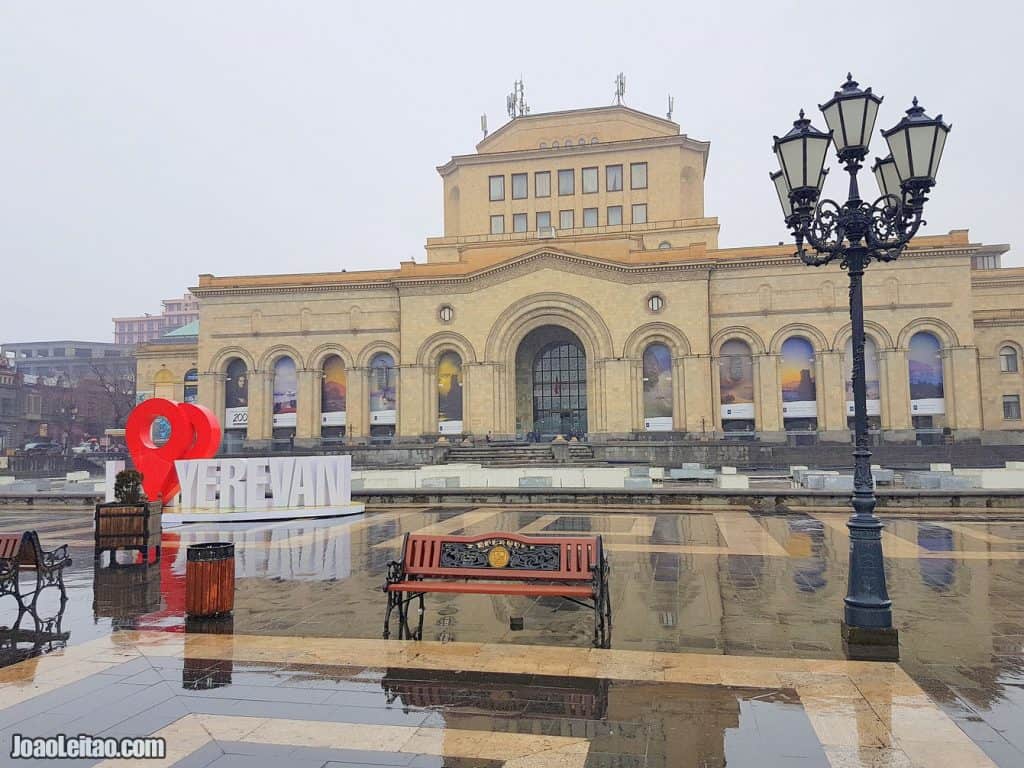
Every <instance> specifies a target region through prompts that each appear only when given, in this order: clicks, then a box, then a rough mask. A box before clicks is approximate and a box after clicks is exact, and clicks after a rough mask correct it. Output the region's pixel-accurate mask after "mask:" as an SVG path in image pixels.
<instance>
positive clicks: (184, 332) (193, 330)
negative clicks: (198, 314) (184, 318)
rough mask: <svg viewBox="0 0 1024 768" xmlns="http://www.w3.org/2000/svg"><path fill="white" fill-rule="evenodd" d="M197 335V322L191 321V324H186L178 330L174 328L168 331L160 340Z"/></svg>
mask: <svg viewBox="0 0 1024 768" xmlns="http://www.w3.org/2000/svg"><path fill="white" fill-rule="evenodd" d="M198 335H199V321H198V320H193V321H192V322H191V323H186V324H185V325H183V326H181V327H180V328H175V329H174V330H173V331H168V332H167V333H165V334H164V335H163V336H162V337H161V338H164V339H166V338H168V337H171V338H177V337H180V336H198Z"/></svg>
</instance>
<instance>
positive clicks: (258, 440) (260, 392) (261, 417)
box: [245, 371, 273, 451]
mask: <svg viewBox="0 0 1024 768" xmlns="http://www.w3.org/2000/svg"><path fill="white" fill-rule="evenodd" d="M272 377H273V373H272V372H271V371H250V373H249V428H248V430H247V432H246V440H245V447H246V449H249V450H257V451H264V450H269V449H270V436H271V429H272V426H271V420H272V418H273V411H272V408H271V397H272V390H273V385H272Z"/></svg>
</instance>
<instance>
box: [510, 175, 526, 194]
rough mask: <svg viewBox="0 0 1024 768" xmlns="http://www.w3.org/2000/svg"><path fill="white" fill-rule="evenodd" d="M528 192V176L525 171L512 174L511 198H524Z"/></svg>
mask: <svg viewBox="0 0 1024 768" xmlns="http://www.w3.org/2000/svg"><path fill="white" fill-rule="evenodd" d="M529 194H530V176H529V174H526V173H513V174H512V199H513V200H525V199H526V197H527V196H528V195H529Z"/></svg>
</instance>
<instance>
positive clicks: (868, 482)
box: [844, 246, 892, 629]
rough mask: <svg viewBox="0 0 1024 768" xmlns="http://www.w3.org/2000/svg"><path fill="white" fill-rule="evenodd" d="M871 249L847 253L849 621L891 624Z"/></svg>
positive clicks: (876, 625) (881, 625) (863, 624)
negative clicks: (870, 302)
mask: <svg viewBox="0 0 1024 768" xmlns="http://www.w3.org/2000/svg"><path fill="white" fill-rule="evenodd" d="M868 255H869V254H868V251H867V249H865V248H863V247H857V246H854V247H851V248H850V250H849V251H848V252H847V255H846V267H847V271H848V272H849V275H850V325H851V330H852V339H851V346H852V348H853V422H854V449H853V460H854V465H853V515H852V516H851V517H850V519H849V520H848V521H847V523H846V526H847V528H849V529H850V567H849V573H850V576H849V584H848V585H847V592H846V598H845V600H844V602H845V604H846V607H845V619H846V624H847V625H849V626H855V627H870V628H877V629H888V628H890V627H892V601H891V600H890V599H889V594H888V592H887V590H886V586H885V570H884V568H885V566H884V563H883V561H882V522H881V521H880V520H879V519H878V518H877V517H875V514H874V512H875V490H874V480H873V478H872V476H871V450H870V449H869V448H868V402H867V383H866V381H865V365H864V290H863V287H864V286H863V283H864V267H865V266H866V262H867V259H868Z"/></svg>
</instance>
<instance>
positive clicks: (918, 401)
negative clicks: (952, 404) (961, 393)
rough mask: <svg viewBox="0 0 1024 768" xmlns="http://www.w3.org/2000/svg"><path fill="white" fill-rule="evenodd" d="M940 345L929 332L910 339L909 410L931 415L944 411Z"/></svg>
mask: <svg viewBox="0 0 1024 768" xmlns="http://www.w3.org/2000/svg"><path fill="white" fill-rule="evenodd" d="M941 352H942V345H941V344H940V343H939V340H938V339H937V338H935V336H933V335H932V334H930V333H915V334H914V335H913V336H912V337H911V338H910V349H909V355H908V361H907V367H908V370H909V373H910V412H911V413H912V414H913V415H915V416H932V415H937V414H942V413H945V412H946V400H945V391H944V388H943V381H942V355H941Z"/></svg>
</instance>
